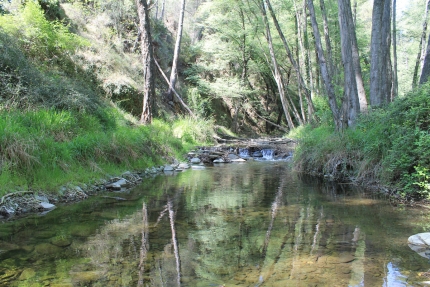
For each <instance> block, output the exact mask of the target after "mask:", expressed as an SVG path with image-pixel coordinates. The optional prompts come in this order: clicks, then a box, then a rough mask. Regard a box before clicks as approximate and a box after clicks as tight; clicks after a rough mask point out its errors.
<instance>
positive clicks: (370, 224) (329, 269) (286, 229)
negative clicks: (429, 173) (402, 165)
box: [0, 162, 430, 287]
mask: <svg viewBox="0 0 430 287" xmlns="http://www.w3.org/2000/svg"><path fill="white" fill-rule="evenodd" d="M126 197H127V198H126V199H127V200H125V201H115V200H113V199H109V198H99V199H93V200H94V201H93V202H91V201H88V202H86V203H81V204H82V208H81V209H76V210H75V211H74V212H75V213H71V212H70V210H68V211H67V212H64V213H62V211H61V210H62V209H61V208H59V209H58V210H54V211H53V212H52V213H53V214H52V215H50V214H48V215H46V217H43V218H38V219H37V221H36V220H35V219H31V220H28V221H21V222H19V221H18V222H16V223H14V224H13V225H7V224H5V225H4V226H3V227H0V230H3V231H4V235H3V233H1V235H2V236H1V237H0V240H1V241H0V250H2V252H0V259H1V260H2V261H1V262H0V286H55V284H57V286H197V287H200V286H215V287H217V286H226V287H228V286H351V287H355V286H384V287H385V286H389V287H392V286H417V285H418V284H420V283H419V282H422V281H425V278H423V277H420V276H419V275H420V272H424V271H427V270H428V269H429V268H430V265H429V263H428V262H427V260H426V259H425V258H423V257H421V256H419V254H416V253H415V252H413V251H411V250H410V249H409V247H408V246H407V243H406V240H407V238H408V237H409V235H411V234H415V233H418V232H420V231H422V230H423V228H424V227H425V226H426V224H427V222H428V219H429V217H428V214H427V213H425V212H423V211H419V210H406V209H399V208H394V207H392V206H390V205H389V203H388V202H386V201H384V200H381V199H379V198H377V197H376V196H374V195H372V196H369V195H368V194H366V193H364V192H362V191H360V190H354V189H352V188H351V187H350V186H348V185H335V184H326V183H323V182H316V181H315V180H314V179H310V178H307V177H300V178H299V177H298V176H297V175H296V174H294V173H293V172H291V171H290V169H289V168H288V166H287V163H285V162H253V163H246V164H240V165H239V164H230V165H224V166H218V167H216V168H211V167H208V168H206V169H205V170H198V171H187V172H184V173H183V174H179V175H178V176H176V177H158V178H155V179H153V180H151V181H147V182H145V183H144V184H143V185H142V186H140V187H139V188H137V189H135V190H134V192H132V193H130V194H129V195H126ZM75 206H77V205H75ZM23 226H25V227H23ZM1 228H3V229H1ZM53 238H57V239H61V238H63V241H61V240H56V241H54V239H53ZM53 243H55V244H56V245H54V244H53ZM37 284H39V285H37Z"/></svg>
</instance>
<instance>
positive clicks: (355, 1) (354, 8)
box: [352, 0, 357, 26]
mask: <svg viewBox="0 0 430 287" xmlns="http://www.w3.org/2000/svg"><path fill="white" fill-rule="evenodd" d="M353 5H354V6H353V11H352V17H353V20H354V26H357V0H354V4H353Z"/></svg>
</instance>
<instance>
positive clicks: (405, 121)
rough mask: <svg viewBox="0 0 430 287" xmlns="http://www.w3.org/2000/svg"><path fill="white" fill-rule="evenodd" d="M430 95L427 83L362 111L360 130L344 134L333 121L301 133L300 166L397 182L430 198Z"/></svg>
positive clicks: (406, 192) (411, 194)
mask: <svg viewBox="0 0 430 287" xmlns="http://www.w3.org/2000/svg"><path fill="white" fill-rule="evenodd" d="M429 94H430V84H426V85H423V86H421V87H419V88H418V89H416V90H415V91H413V92H411V93H410V94H408V95H407V96H406V97H404V98H399V99H396V100H395V101H394V102H393V103H392V104H390V105H389V106H387V107H386V108H384V109H378V110H374V111H372V112H371V113H369V114H368V115H362V116H361V117H360V119H359V121H358V122H357V125H356V127H355V128H351V129H348V130H346V131H344V132H343V133H341V134H339V133H334V132H333V128H332V126H331V125H322V126H319V127H317V128H314V129H312V128H311V127H306V128H305V129H304V130H303V131H301V132H297V135H296V136H297V137H298V138H299V139H300V146H299V148H298V150H297V152H296V155H295V163H296V168H298V169H300V170H303V171H306V172H313V173H318V174H330V175H333V174H337V175H338V176H335V177H345V176H346V177H349V179H353V180H356V181H358V182H367V183H370V182H372V183H375V182H376V183H382V184H384V185H389V186H395V187H397V189H398V190H399V193H400V194H401V195H403V196H407V197H415V198H423V197H429V195H430V102H429V101H428V95H429ZM339 163H341V164H339ZM333 164H337V167H338V168H337V169H334V168H335V166H336V165H333Z"/></svg>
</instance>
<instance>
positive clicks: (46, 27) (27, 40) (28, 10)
mask: <svg viewBox="0 0 430 287" xmlns="http://www.w3.org/2000/svg"><path fill="white" fill-rule="evenodd" d="M0 27H1V28H2V29H3V30H4V31H5V32H6V33H8V34H9V35H13V36H14V37H15V38H17V39H19V44H20V46H21V48H22V49H23V50H24V51H26V54H27V55H28V56H29V57H31V58H35V59H38V60H40V61H52V60H54V59H55V58H56V57H60V58H61V57H63V56H64V55H65V54H68V53H71V52H73V51H74V50H75V49H77V48H78V47H81V46H83V45H88V42H86V41H85V40H84V39H83V38H81V37H78V36H77V35H75V34H72V33H70V32H69V30H68V29H67V27H66V26H64V25H63V24H62V23H60V22H58V21H53V22H50V21H48V20H47V19H46V18H45V15H44V13H43V11H42V9H41V7H40V5H39V4H38V3H36V2H33V1H29V2H27V3H26V5H24V6H22V7H21V8H20V9H18V10H17V11H14V13H13V14H5V15H2V16H0Z"/></svg>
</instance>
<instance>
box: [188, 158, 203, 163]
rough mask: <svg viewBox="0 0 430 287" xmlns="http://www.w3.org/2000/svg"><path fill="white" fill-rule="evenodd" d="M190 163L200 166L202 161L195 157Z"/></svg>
mask: <svg viewBox="0 0 430 287" xmlns="http://www.w3.org/2000/svg"><path fill="white" fill-rule="evenodd" d="M190 162H191V163H192V164H199V163H200V162H201V160H200V159H199V158H198V157H193V158H192V159H191V160H190Z"/></svg>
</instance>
